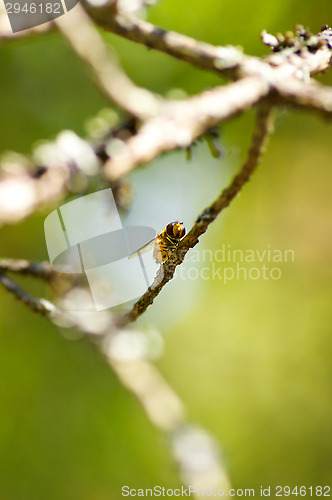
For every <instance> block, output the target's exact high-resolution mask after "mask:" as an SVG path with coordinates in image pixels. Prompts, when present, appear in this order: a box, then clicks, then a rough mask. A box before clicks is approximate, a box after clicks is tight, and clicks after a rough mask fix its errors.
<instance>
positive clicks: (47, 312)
mask: <svg viewBox="0 0 332 500" xmlns="http://www.w3.org/2000/svg"><path fill="white" fill-rule="evenodd" d="M0 283H1V284H2V285H3V286H4V288H5V289H6V290H7V291H8V292H10V293H12V294H13V295H14V296H15V297H16V298H17V299H18V300H20V301H21V302H23V304H25V305H26V306H27V307H29V309H31V310H32V311H34V312H36V313H38V314H41V315H42V316H46V317H48V318H50V317H51V316H52V315H53V314H54V313H55V312H56V307H55V306H54V305H53V304H52V303H51V302H49V301H48V300H45V299H36V298H35V297H33V296H32V295H30V294H29V293H28V292H26V291H25V290H23V289H22V288H21V287H20V286H19V285H18V284H17V283H15V281H13V280H12V279H10V278H8V276H6V275H5V274H3V273H0Z"/></svg>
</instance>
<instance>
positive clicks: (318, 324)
mask: <svg viewBox="0 0 332 500" xmlns="http://www.w3.org/2000/svg"><path fill="white" fill-rule="evenodd" d="M331 17H332V5H331V3H330V2H329V1H328V0H317V1H316V2H315V4H314V8H313V4H312V2H307V3H305V2H302V1H300V0H289V1H287V2H286V0H282V1H281V0H279V1H278V2H276V1H271V2H261V1H259V0H254V1H251V2H248V1H245V0H240V1H239V2H234V1H233V0H232V1H231V0H222V1H221V0H214V1H210V2H202V1H201V0H190V1H189V0H183V1H182V2H181V3H179V1H178V0H165V1H163V2H160V3H159V4H157V5H156V6H155V7H153V8H152V9H150V10H149V19H150V20H151V21H152V22H154V23H156V24H158V25H160V26H162V27H164V28H169V29H175V30H178V31H180V32H183V33H185V34H188V35H191V36H193V37H196V38H198V39H201V40H206V41H209V42H212V43H215V44H220V45H223V44H235V45H242V46H243V47H244V50H245V51H247V52H249V53H252V54H259V55H261V54H264V53H268V50H267V49H266V48H265V47H264V46H263V45H262V44H261V41H260V32H261V30H262V29H266V30H267V31H269V32H278V31H286V30H288V29H292V28H293V26H294V24H296V23H301V24H304V25H305V26H309V27H310V28H311V30H312V31H313V32H315V31H317V30H319V28H320V26H321V25H323V24H325V23H326V22H329V21H330V20H331ZM104 36H105V38H106V39H107V40H109V41H110V42H111V43H112V44H113V45H114V46H115V47H116V49H117V50H118V52H119V54H120V59H121V61H122V63H123V64H124V67H125V69H126V70H127V71H128V73H129V75H130V76H131V77H132V78H133V79H134V81H135V82H137V83H138V84H140V85H145V86H147V87H148V88H150V89H152V90H154V91H157V92H160V93H166V92H169V91H170V90H171V89H172V88H180V89H184V90H185V91H186V92H188V93H189V94H191V93H195V92H197V91H199V90H201V89H203V88H207V87H209V86H213V85H216V84H218V83H219V82H220V79H219V78H218V77H217V76H215V75H212V74H208V73H204V72H200V71H198V70H196V69H193V68H191V67H190V66H188V65H186V64H184V63H182V62H179V61H176V60H174V59H171V58H170V57H168V56H166V55H164V54H159V53H157V52H155V51H151V50H147V49H146V48H144V47H141V46H138V45H134V44H132V43H130V42H128V41H125V40H121V39H119V38H116V37H115V36H114V35H110V34H105V35H104ZM0 65H1V89H2V98H1V104H0V106H1V109H0V117H1V121H0V128H1V133H0V150H1V151H3V150H7V149H14V150H16V151H19V152H28V153H30V152H31V149H32V145H33V144H34V142H35V141H37V140H39V139H51V138H53V137H54V136H55V135H56V134H57V133H58V132H59V131H60V130H62V129H72V130H74V131H76V132H77V133H79V134H83V135H84V134H85V130H84V123H85V122H86V120H87V119H89V118H90V117H91V116H93V115H96V114H97V113H98V112H99V110H100V109H101V108H104V107H105V106H107V105H109V103H107V101H106V100H105V99H104V97H103V96H102V95H101V94H100V93H99V92H98V90H96V88H95V87H94V84H93V82H92V80H91V79H90V76H89V75H88V73H87V71H86V69H85V68H84V67H83V66H82V65H81V63H80V62H79V61H78V60H77V58H76V56H75V55H73V54H72V53H71V51H70V49H69V48H68V47H67V46H66V44H65V43H64V42H63V41H62V39H61V37H60V35H58V34H49V35H44V36H42V37H41V38H36V39H33V40H20V41H15V42H13V43H11V44H9V43H6V44H5V43H4V44H2V45H1V48H0ZM320 80H322V81H324V82H325V83H329V84H331V83H332V76H331V72H330V73H329V74H326V75H324V76H323V77H320ZM331 126H332V125H331V124H327V123H323V122H322V121H321V120H319V119H317V118H315V117H313V116H309V115H305V114H299V113H294V112H291V111H286V110H284V109H280V110H278V117H277V127H276V134H275V135H274V136H273V137H272V139H271V142H270V147H269V150H268V153H267V154H266V156H265V157H264V158H263V160H262V162H261V167H260V168H259V170H258V171H257V173H256V174H255V177H254V179H253V181H252V182H251V183H250V185H249V186H247V187H246V189H245V190H244V192H243V194H242V195H241V197H240V198H239V199H238V200H237V201H236V202H235V203H234V204H233V205H232V206H231V207H230V208H229V209H228V210H227V212H226V214H225V216H223V223H222V221H219V220H217V221H216V222H215V223H214V224H213V225H212V226H211V228H210V229H209V231H208V234H207V235H206V236H204V239H205V238H206V239H205V243H204V245H205V246H206V247H209V248H211V249H217V248H219V247H220V246H221V245H222V244H223V243H227V244H231V245H232V247H233V248H242V249H246V248H258V249H260V248H261V249H263V248H265V247H266V246H267V245H268V244H271V247H274V248H281V249H282V248H293V249H294V250H295V263H293V264H288V265H285V267H284V268H283V276H282V279H281V280H280V281H274V282H272V281H263V280H259V281H236V280H234V281H232V282H230V283H228V284H227V285H223V284H222V283H220V282H219V281H217V280H216V281H208V282H206V281H205V282H202V284H201V295H200V303H199V304H197V303H196V304H195V309H194V310H193V311H192V312H191V314H190V315H188V316H187V317H186V318H184V319H182V320H181V323H180V324H178V325H176V326H174V327H172V330H171V331H168V334H167V336H166V337H165V343H166V352H165V355H164V357H163V358H162V359H161V360H160V362H159V366H160V367H161V369H162V372H163V374H164V375H165V376H166V378H167V379H168V380H169V381H170V383H171V384H172V385H173V387H174V388H175V390H177V391H178V392H179V393H180V395H181V396H182V398H183V400H184V402H185V403H186V404H187V406H188V409H189V416H190V418H191V419H192V420H195V421H197V422H198V423H200V424H201V425H204V427H206V428H208V429H209V430H211V431H212V432H214V433H215V435H216V436H217V437H218V438H219V439H220V442H221V443H222V446H223V448H224V454H225V462H226V463H227V464H228V469H229V472H230V475H231V479H232V481H233V484H234V486H235V487H242V488H250V487H256V488H258V487H259V485H261V484H262V485H269V484H271V485H273V484H281V485H290V486H295V485H302V484H305V485H307V486H309V485H316V484H321V485H324V484H327V483H328V482H329V481H330V479H331V468H332V452H331V450H332V432H331V425H330V423H331V422H330V415H331V413H332V397H331V396H332V368H331V366H332V365H331V354H332V338H331V324H332V317H331V316H332V313H331V299H332V293H331V286H330V283H331V277H332V276H331V274H332V272H331V266H330V256H331V251H332V238H331V230H330V224H331V208H332V207H331V195H330V185H331V181H332V173H331ZM250 130H251V115H250V114H249V115H247V116H244V117H242V118H241V119H237V120H234V121H232V122H231V123H230V124H227V125H225V126H223V127H222V132H223V134H222V140H223V149H225V154H226V156H227V154H230V153H231V152H232V151H234V150H238V149H239V148H240V151H239V155H237V156H238V160H239V159H240V158H239V156H240V157H242V156H243V155H244V154H245V150H246V147H247V144H248V140H249V138H248V135H249V132H250ZM194 151H195V150H194ZM183 154H184V153H183ZM216 161H218V162H220V168H221V169H222V168H223V162H224V157H222V158H221V159H219V160H216ZM203 167H204V165H202V168H203ZM233 167H234V168H235V167H237V165H235V164H234V165H233ZM221 187H222V186H220V188H221ZM157 188H158V186H156V189H157ZM211 198H212V196H211ZM201 208H203V207H197V213H198V212H199V210H200V209H201ZM44 216H45V214H37V215H35V216H34V217H31V218H30V219H29V220H27V221H25V222H24V223H23V224H20V225H19V226H12V227H8V228H5V229H2V230H1V236H0V238H1V239H0V252H1V256H3V257H7V256H10V257H20V258H30V259H43V258H47V254H46V248H45V242H44V236H43V219H44ZM221 224H223V225H222V226H221ZM202 242H203V238H202ZM188 286H190V282H189V283H188ZM42 293H43V292H42V291H40V294H42ZM0 300H1V312H0V331H1V335H0V378H1V381H2V382H1V386H2V389H1V391H0V406H1V417H0V418H1V425H0V450H1V452H0V453H1V457H0V460H1V481H0V498H1V499H6V500H31V499H32V498H33V499H34V500H44V499H45V498H52V499H61V500H65V499H68V500H69V499H70V500H74V499H80V500H92V499H93V500H106V499H109V498H114V499H116V498H120V488H121V486H122V485H123V484H128V485H131V486H132V487H141V488H144V487H153V485H155V484H161V485H163V486H165V487H167V486H168V487H176V486H177V485H178V481H179V480H178V477H177V473H176V470H175V466H174V463H173V462H172V460H171V458H170V457H169V454H168V450H167V447H166V443H165V442H164V440H163V439H162V438H161V437H160V435H159V433H158V432H157V431H156V430H155V429H154V428H153V427H152V425H151V424H150V423H149V422H148V421H147V419H146V417H145V415H144V414H143V413H142V410H141V408H140V406H139V404H138V403H137V402H136V400H134V398H133V397H132V396H131V395H129V394H127V393H126V392H125V391H124V390H123V388H122V386H121V385H120V384H119V382H118V381H117V379H116V378H115V377H114V376H113V375H112V373H110V371H109V369H108V368H107V366H106V365H105V364H104V363H103V361H101V360H100V356H99V354H98V353H97V352H96V351H95V350H94V349H93V347H92V346H91V345H90V344H89V343H88V342H87V341H85V340H84V339H83V340H81V341H76V342H69V341H65V340H64V339H63V338H62V337H61V336H60V335H59V333H58V331H57V330H56V328H55V327H52V326H51V325H50V324H49V323H48V322H47V321H46V320H44V319H40V318H39V317H35V316H34V315H33V314H32V313H31V312H30V311H28V310H25V309H24V307H23V306H21V305H20V304H18V303H16V302H15V300H14V299H13V298H12V297H11V296H9V295H7V294H6V293H5V292H4V291H3V290H0ZM182 300H185V297H183V299H182ZM171 307H172V306H171V304H169V306H168V313H169V311H170V310H171ZM145 321H146V320H145V319H144V318H143V319H142V323H144V322H145ZM156 326H157V327H158V328H159V329H160V330H161V331H162V332H164V333H166V331H167V325H165V322H164V318H162V317H160V321H159V322H158V324H157V325H156Z"/></svg>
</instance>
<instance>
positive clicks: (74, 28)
mask: <svg viewBox="0 0 332 500" xmlns="http://www.w3.org/2000/svg"><path fill="white" fill-rule="evenodd" d="M55 23H56V24H57V26H58V28H59V30H60V31H61V32H62V34H63V35H64V37H65V38H66V39H67V40H68V42H69V43H70V45H71V46H72V48H73V49H74V51H75V52H76V54H77V55H78V56H79V57H80V58H81V59H82V60H83V61H85V62H86V63H87V64H88V65H89V67H90V68H91V70H92V72H93V74H94V76H95V78H96V81H97V83H98V85H99V87H100V88H101V90H102V91H103V92H104V94H106V96H108V97H109V98H110V99H111V100H112V101H113V102H114V103H115V104H117V105H118V106H119V107H120V108H121V109H123V110H125V111H127V112H128V113H129V114H131V115H133V116H135V117H137V118H140V119H146V118H149V117H151V116H155V115H156V114H158V113H159V111H160V109H161V108H162V105H163V100H162V98H161V97H160V96H157V95H155V94H153V93H152V92H150V91H148V90H146V89H143V88H141V87H138V86H136V85H135V84H134V83H133V82H132V81H131V80H130V79H129V78H128V76H127V75H126V74H125V72H124V71H123V69H122V68H121V66H120V64H119V62H118V60H117V57H116V54H115V52H114V51H113V50H112V49H111V47H110V46H109V45H108V44H106V43H105V42H104V40H103V39H102V37H101V36H100V34H99V33H98V30H97V28H96V27H95V25H94V24H93V22H92V21H91V19H90V18H89V16H88V15H87V14H86V13H85V11H84V10H83V8H82V7H81V5H79V4H78V5H77V6H76V7H75V9H74V10H73V11H72V12H70V13H69V14H66V15H65V16H62V17H60V18H59V19H57V20H56V21H55Z"/></svg>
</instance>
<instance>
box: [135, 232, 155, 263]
mask: <svg viewBox="0 0 332 500" xmlns="http://www.w3.org/2000/svg"><path fill="white" fill-rule="evenodd" d="M157 239H158V236H156V237H155V238H153V239H152V240H150V241H148V243H146V244H145V245H143V246H142V247H141V248H139V249H138V250H135V252H133V253H132V254H130V255H129V257H128V259H133V258H134V257H137V256H138V254H142V253H147V252H149V251H150V250H151V249H152V248H153V246H154V244H155V242H156V241H157Z"/></svg>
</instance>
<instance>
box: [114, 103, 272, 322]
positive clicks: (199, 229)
mask: <svg viewBox="0 0 332 500" xmlns="http://www.w3.org/2000/svg"><path fill="white" fill-rule="evenodd" d="M271 113H272V110H271V107H270V106H269V105H264V106H261V107H259V109H258V112H257V119H256V126H255V130H254V133H253V137H252V142H251V146H250V149H249V153H248V156H247V159H246V161H245V163H244V165H243V166H242V168H241V170H240V172H239V173H238V174H237V175H236V176H235V177H234V178H233V180H232V181H231V183H230V185H229V186H228V187H227V188H225V189H224V190H223V191H222V192H221V194H220V196H218V198H217V199H216V200H215V201H214V202H213V203H212V204H211V205H210V206H209V207H207V208H206V209H205V210H204V211H203V212H202V213H201V214H200V215H199V216H198V218H197V220H196V222H195V224H194V225H193V227H192V228H191V230H190V231H189V233H188V234H187V235H186V236H185V237H184V238H183V240H182V241H181V242H180V243H179V245H178V247H177V249H176V251H175V252H174V254H173V255H172V256H170V258H169V259H168V260H167V261H166V262H165V263H164V264H163V266H162V267H160V269H159V271H158V272H157V275H156V277H155V280H154V283H153V284H152V285H151V287H150V288H149V289H148V290H147V291H146V292H145V294H144V295H143V296H142V297H141V298H140V299H139V300H138V301H137V302H136V304H134V306H133V308H132V310H131V311H129V312H128V313H126V314H123V315H121V316H118V317H117V318H116V319H115V321H116V324H117V325H118V326H125V325H127V324H128V323H131V322H133V321H135V320H136V319H137V318H138V317H139V316H141V315H142V314H143V313H144V312H145V311H146V309H147V308H148V307H149V305H151V304H152V303H153V301H154V299H155V298H156V297H157V295H159V293H160V292H161V290H162V289H163V287H164V286H165V285H166V283H168V282H169V281H170V280H171V279H172V278H173V277H174V273H175V269H176V267H177V266H178V265H180V264H181V263H182V262H183V260H184V258H185V255H186V254H187V252H188V251H189V249H190V248H193V247H194V246H195V245H196V244H197V243H198V238H199V237H200V236H201V235H202V234H203V233H205V231H206V230H207V228H208V227H209V225H210V224H211V223H212V222H213V221H214V220H215V219H216V217H217V216H218V215H219V214H220V212H221V211H222V210H223V209H224V208H226V207H228V205H229V204H230V203H231V201H232V200H233V199H234V198H235V197H236V195H237V194H238V193H239V192H240V190H241V189H242V187H243V186H244V184H246V183H247V182H248V181H249V179H250V177H251V175H252V173H253V172H254V170H255V168H256V167H257V165H258V162H259V159H260V157H261V154H262V152H263V150H264V146H265V144H266V139H267V137H268V135H269V132H270V131H271Z"/></svg>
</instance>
